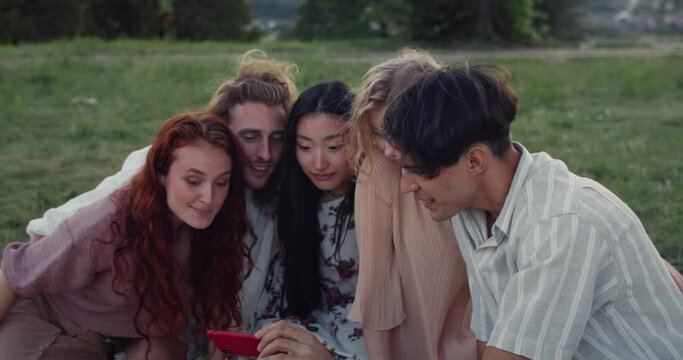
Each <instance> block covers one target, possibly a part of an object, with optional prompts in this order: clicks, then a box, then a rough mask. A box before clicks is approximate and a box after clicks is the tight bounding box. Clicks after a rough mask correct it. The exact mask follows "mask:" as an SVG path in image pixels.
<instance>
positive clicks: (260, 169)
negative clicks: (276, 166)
mask: <svg viewBox="0 0 683 360" xmlns="http://www.w3.org/2000/svg"><path fill="white" fill-rule="evenodd" d="M270 168H271V165H270V164H258V165H254V164H250V165H249V169H250V170H251V171H253V172H256V173H258V174H261V175H265V174H267V173H268V171H269V170H270Z"/></svg>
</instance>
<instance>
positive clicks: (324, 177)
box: [312, 173, 334, 181]
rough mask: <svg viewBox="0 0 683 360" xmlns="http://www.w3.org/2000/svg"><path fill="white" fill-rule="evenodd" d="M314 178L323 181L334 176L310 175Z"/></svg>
mask: <svg viewBox="0 0 683 360" xmlns="http://www.w3.org/2000/svg"><path fill="white" fill-rule="evenodd" d="M312 175H313V177H314V178H316V179H318V180H321V181H324V180H329V179H331V178H332V177H333V176H334V173H332V174H312Z"/></svg>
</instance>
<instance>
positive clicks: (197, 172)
mask: <svg viewBox="0 0 683 360" xmlns="http://www.w3.org/2000/svg"><path fill="white" fill-rule="evenodd" d="M185 172H186V173H193V174H199V175H206V173H205V172H203V171H201V170H199V169H195V168H190V169H188V170H187V171H185ZM230 174H232V170H228V171H226V172H224V173H222V174H220V175H218V176H225V175H230Z"/></svg>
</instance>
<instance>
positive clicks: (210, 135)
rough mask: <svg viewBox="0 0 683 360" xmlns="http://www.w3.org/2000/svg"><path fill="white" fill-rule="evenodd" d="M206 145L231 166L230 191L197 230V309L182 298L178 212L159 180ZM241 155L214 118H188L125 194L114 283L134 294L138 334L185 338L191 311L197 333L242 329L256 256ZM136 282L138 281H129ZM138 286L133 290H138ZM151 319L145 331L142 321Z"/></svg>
mask: <svg viewBox="0 0 683 360" xmlns="http://www.w3.org/2000/svg"><path fill="white" fill-rule="evenodd" d="M196 140H201V141H206V142H208V143H209V144H212V145H214V146H216V147H219V148H221V149H223V150H225V152H226V153H227V154H228V155H229V156H230V158H231V160H232V175H231V176H230V185H229V186H230V187H229V189H230V191H229V193H228V196H227V198H226V200H225V202H224V203H223V206H222V207H221V209H220V211H219V212H218V214H217V215H216V217H215V218H214V220H213V222H212V223H211V225H209V226H208V227H207V228H206V229H201V230H198V229H192V230H191V232H192V234H191V236H192V240H191V241H192V242H191V244H192V245H191V246H192V248H191V250H190V269H189V270H190V274H189V280H190V286H191V297H190V303H189V304H185V303H184V302H183V299H184V298H185V297H184V296H183V294H179V293H178V289H177V287H176V286H175V284H176V283H177V279H178V275H179V272H180V271H181V270H180V269H179V266H178V264H177V261H176V259H175V256H174V252H173V233H172V227H171V212H170V210H169V208H168V204H167V200H166V190H165V188H164V186H162V184H161V183H160V177H161V176H162V175H167V174H168V171H169V168H170V166H171V163H172V162H173V153H174V151H175V150H176V149H178V148H180V147H183V146H185V145H187V144H188V143H189V142H192V141H196ZM242 161H243V159H242V154H241V151H240V148H239V146H238V144H237V142H236V140H235V138H234V137H233V135H232V134H231V132H230V130H229V129H228V127H227V125H226V123H225V121H224V120H222V119H221V118H220V117H218V116H217V115H214V114H213V113H209V112H198V113H184V114H180V115H177V116H174V117H171V118H170V119H168V120H166V122H165V123H164V125H163V126H162V128H161V130H160V131H159V133H158V135H157V137H156V139H155V140H154V143H153V145H152V147H151V149H150V151H149V153H148V154H147V162H146V163H145V165H144V167H143V168H142V170H141V171H140V173H138V174H137V175H136V176H135V177H134V178H133V180H132V182H131V184H130V186H129V187H128V188H126V189H125V190H123V192H122V195H128V196H122V197H121V198H122V199H125V201H118V202H117V204H118V205H117V206H118V208H117V217H116V219H117V220H116V221H114V222H113V223H112V232H113V233H114V238H115V239H118V240H119V241H120V242H119V244H120V245H119V246H118V247H117V249H116V251H115V252H114V262H113V263H114V273H115V275H114V281H113V286H114V289H115V291H116V292H117V293H120V294H132V295H134V296H135V299H136V300H137V308H136V310H135V316H134V319H135V328H136V330H137V331H138V333H140V334H141V335H142V336H143V337H145V338H147V337H148V335H147V333H146V331H145V329H148V328H149V326H151V325H154V326H159V327H160V329H162V331H167V332H169V333H171V334H182V332H183V327H184V325H185V321H186V308H185V306H186V305H189V306H190V311H191V312H192V314H193V316H194V318H195V321H196V324H197V329H198V328H200V327H211V328H216V329H220V328H227V327H230V326H233V325H234V324H236V323H237V324H239V322H240V321H241V319H240V311H239V308H240V301H239V292H240V289H241V287H242V281H243V280H244V276H245V271H244V270H245V263H244V262H245V261H248V262H249V264H248V265H249V267H251V260H250V258H249V251H248V248H247V246H246V245H245V244H244V242H243V239H244V236H245V234H246V233H247V232H248V231H250V224H249V220H248V218H247V214H246V209H245V199H244V196H245V195H244V189H245V185H244V176H243V174H242V164H241V163H242ZM128 279H132V280H130V281H129V280H128ZM131 282H132V283H131ZM142 312H147V313H149V314H150V315H151V319H150V322H149V323H146V324H140V318H139V317H140V314H141V313H142Z"/></svg>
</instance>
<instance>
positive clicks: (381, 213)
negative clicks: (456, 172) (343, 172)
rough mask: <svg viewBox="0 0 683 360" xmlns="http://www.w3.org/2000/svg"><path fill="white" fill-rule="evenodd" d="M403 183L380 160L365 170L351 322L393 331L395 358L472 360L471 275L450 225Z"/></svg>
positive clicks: (359, 205) (357, 205)
mask: <svg viewBox="0 0 683 360" xmlns="http://www.w3.org/2000/svg"><path fill="white" fill-rule="evenodd" d="M399 181H400V168H399V167H398V164H396V163H394V162H393V161H391V160H389V159H387V158H386V157H384V156H383V155H379V154H378V153H377V154H374V157H373V158H372V165H371V166H370V164H369V162H368V161H366V162H365V163H364V164H363V165H362V166H361V174H360V176H359V181H358V184H357V186H356V197H355V216H354V217H355V221H356V235H357V238H358V245H359V253H360V269H359V271H360V273H359V278H358V287H357V290H356V298H355V303H354V306H353V309H352V311H351V314H350V316H349V317H350V318H351V319H352V320H355V321H359V322H361V323H363V325H364V326H365V327H369V328H372V329H375V330H389V331H387V332H385V333H383V334H386V336H388V337H389V340H388V341H390V344H391V349H392V358H397V359H455V358H457V359H475V358H476V340H475V338H474V334H473V333H472V332H471V331H470V330H469V322H470V316H471V311H472V310H471V301H470V293H469V288H468V284H467V274H466V270H465V263H464V261H463V258H462V255H461V253H460V249H459V247H458V244H457V241H456V239H455V235H454V233H453V228H452V226H451V222H450V221H445V222H436V221H434V220H433V219H432V218H431V217H430V215H429V211H428V210H427V209H426V208H424V206H423V205H422V204H421V203H420V202H419V201H417V200H416V199H415V197H414V194H412V193H410V194H400V192H399ZM366 340H367V339H366Z"/></svg>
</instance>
